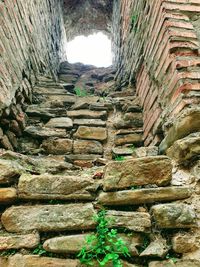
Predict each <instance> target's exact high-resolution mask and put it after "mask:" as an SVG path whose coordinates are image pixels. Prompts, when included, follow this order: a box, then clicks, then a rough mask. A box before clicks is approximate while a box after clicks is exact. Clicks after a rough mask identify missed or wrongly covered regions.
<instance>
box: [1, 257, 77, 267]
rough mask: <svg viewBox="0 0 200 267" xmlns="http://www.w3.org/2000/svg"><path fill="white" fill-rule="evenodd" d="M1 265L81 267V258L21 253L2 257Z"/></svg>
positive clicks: (18, 266) (4, 266)
mask: <svg viewBox="0 0 200 267" xmlns="http://www.w3.org/2000/svg"><path fill="white" fill-rule="evenodd" d="M0 266H1V267H22V266H23V267H41V266H48V267H50V266H53V267H81V264H80V262H79V260H71V259H58V258H50V257H40V256H37V255H34V256H33V255H21V254H16V255H14V256H10V257H8V258H6V257H0Z"/></svg>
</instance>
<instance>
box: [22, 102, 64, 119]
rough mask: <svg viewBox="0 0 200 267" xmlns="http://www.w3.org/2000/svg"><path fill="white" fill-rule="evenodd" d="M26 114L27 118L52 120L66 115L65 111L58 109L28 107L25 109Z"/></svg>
mask: <svg viewBox="0 0 200 267" xmlns="http://www.w3.org/2000/svg"><path fill="white" fill-rule="evenodd" d="M26 113H27V115H29V116H37V117H44V118H54V117H58V116H62V115H64V114H66V109H64V108H58V107H57V108H51V107H46V106H39V105H30V106H28V107H27V109H26Z"/></svg>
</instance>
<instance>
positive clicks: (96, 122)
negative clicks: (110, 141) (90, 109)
mask: <svg viewBox="0 0 200 267" xmlns="http://www.w3.org/2000/svg"><path fill="white" fill-rule="evenodd" d="M74 125H85V126H102V127H105V126H106V121H102V120H100V119H75V120H74Z"/></svg>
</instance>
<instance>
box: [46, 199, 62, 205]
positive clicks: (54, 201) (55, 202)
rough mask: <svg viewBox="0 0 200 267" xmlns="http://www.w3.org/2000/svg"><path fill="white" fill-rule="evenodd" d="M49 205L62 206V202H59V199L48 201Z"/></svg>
mask: <svg viewBox="0 0 200 267" xmlns="http://www.w3.org/2000/svg"><path fill="white" fill-rule="evenodd" d="M48 202H49V204H52V205H53V204H54V205H55V204H63V201H62V200H59V199H50V200H49V201H48Z"/></svg>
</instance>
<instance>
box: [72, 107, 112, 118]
mask: <svg viewBox="0 0 200 267" xmlns="http://www.w3.org/2000/svg"><path fill="white" fill-rule="evenodd" d="M67 116H68V117H72V118H85V119H106V118H107V112H106V111H93V110H89V109H81V110H70V111H67Z"/></svg>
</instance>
